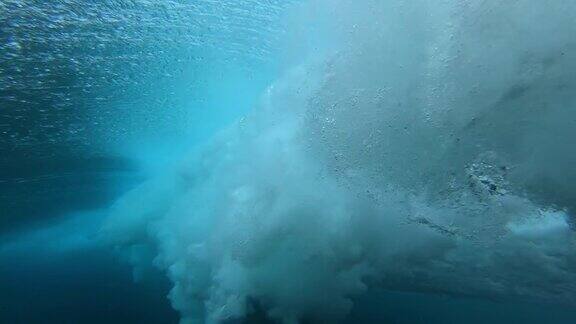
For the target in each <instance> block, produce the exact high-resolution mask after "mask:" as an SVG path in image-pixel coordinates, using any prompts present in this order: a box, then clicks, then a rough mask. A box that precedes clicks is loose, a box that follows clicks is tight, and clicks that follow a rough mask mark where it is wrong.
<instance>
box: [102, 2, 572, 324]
mask: <svg viewBox="0 0 576 324" xmlns="http://www.w3.org/2000/svg"><path fill="white" fill-rule="evenodd" d="M301 12H302V13H303V12H307V14H306V15H304V14H302V16H299V15H297V14H296V15H295V16H294V17H293V18H292V19H293V20H294V21H293V22H291V23H292V24H293V25H294V26H295V27H294V29H295V32H298V33H299V35H301V34H302V33H301V30H302V28H305V27H302V26H306V24H312V23H314V26H315V29H314V31H313V32H310V34H309V35H310V36H309V37H310V38H309V39H307V41H308V42H309V43H314V37H321V39H322V40H323V41H322V42H318V43H317V44H318V45H317V46H310V47H309V48H308V47H306V46H301V48H302V51H301V52H299V53H297V55H295V57H299V58H300V59H298V60H296V59H295V58H292V59H291V61H299V63H298V64H294V66H292V67H290V68H287V69H286V72H285V73H284V75H283V76H282V77H280V78H278V80H276V81H275V82H274V83H273V84H271V85H270V86H269V88H268V89H267V91H266V92H265V93H264V94H263V95H262V98H261V100H260V104H259V105H258V106H257V107H255V108H254V109H253V110H252V111H251V112H250V113H249V114H248V115H247V116H245V117H244V118H242V119H240V120H238V121H237V122H236V123H235V124H234V125H231V126H230V127H229V128H227V129H226V130H223V131H221V132H220V133H219V134H218V135H217V136H215V137H214V138H213V139H212V140H211V141H210V142H209V143H206V144H205V145H204V146H203V147H201V148H199V149H197V150H196V151H195V152H192V153H191V154H190V156H189V157H187V158H185V159H183V161H182V163H181V165H180V166H179V167H178V168H176V169H175V170H169V171H166V173H165V175H163V176H161V177H157V178H154V179H151V180H150V181H149V182H147V183H145V184H143V185H142V186H141V187H139V188H137V189H135V190H134V191H133V192H131V193H129V194H128V195H126V196H125V197H123V198H122V199H120V200H119V201H118V202H117V203H116V205H115V206H114V208H113V210H112V211H111V215H110V216H109V218H108V221H107V223H106V225H105V226H104V229H103V235H104V237H105V239H106V240H108V241H109V242H110V243H111V244H113V245H114V246H116V247H117V248H118V249H119V250H121V251H123V253H124V254H125V255H126V256H127V257H128V258H129V259H130V260H131V261H132V262H133V263H134V266H135V267H136V269H138V267H143V266H144V265H145V264H147V263H153V264H154V265H155V266H157V267H159V268H160V269H162V270H163V271H164V272H165V273H166V275H167V276H168V277H169V279H170V280H171V282H172V284H173V287H172V290H171V291H170V294H169V298H170V300H171V302H172V305H173V307H174V308H175V309H177V310H178V311H179V312H180V313H181V315H182V322H183V323H195V322H211V323H213V322H221V321H224V320H228V319H236V318H242V317H245V316H247V315H249V314H250V313H252V312H253V311H254V310H255V309H256V308H258V309H261V310H264V311H265V313H266V315H267V316H268V317H270V318H272V319H277V320H280V321H281V322H284V323H296V322H298V321H300V320H310V321H318V322H326V321H337V320H341V319H343V318H344V317H345V316H346V315H347V314H348V312H349V311H350V310H351V308H352V307H353V300H354V297H355V296H359V295H361V294H362V293H364V292H365V291H366V290H367V288H368V287H370V286H380V287H384V288H386V289H393V290H400V291H423V292H443V293H450V294H456V295H472V296H483V297H506V298H518V299H525V298H530V299H538V300H547V301H552V302H557V303H568V304H573V303H574V302H576V300H575V298H576V286H575V283H576V281H575V279H576V278H575V275H576V249H575V246H574V244H575V236H574V232H573V229H572V222H573V220H572V218H573V216H572V214H573V212H574V208H575V207H576V206H575V205H574V199H573V197H574V194H575V193H576V188H575V187H574V180H575V179H576V170H575V169H574V168H573V165H574V162H576V149H575V148H574V147H575V146H574V145H573V144H572V139H573V138H574V135H575V134H574V129H576V128H574V126H575V125H574V124H575V123H576V112H575V111H574V102H575V99H576V92H575V91H574V90H575V88H576V79H574V78H573V73H572V71H574V70H575V68H576V63H575V62H576V60H575V58H576V57H575V56H576V44H575V43H574V41H573V37H572V35H574V33H575V32H576V30H575V29H576V25H575V24H574V23H573V22H574V19H575V18H576V4H574V3H572V2H570V1H557V2H554V3H553V4H551V3H544V2H542V3H540V2H535V1H529V0H520V1H503V0H502V1H500V0H492V1H455V0H446V1H440V2H438V1H427V0H419V1H400V0H390V1H376V0H374V1H370V0H365V1H345V0H338V1H322V0H318V1H313V2H312V3H310V4H306V5H304V8H301ZM300 45H301V44H300Z"/></svg>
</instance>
